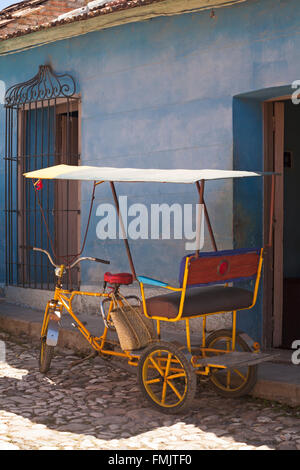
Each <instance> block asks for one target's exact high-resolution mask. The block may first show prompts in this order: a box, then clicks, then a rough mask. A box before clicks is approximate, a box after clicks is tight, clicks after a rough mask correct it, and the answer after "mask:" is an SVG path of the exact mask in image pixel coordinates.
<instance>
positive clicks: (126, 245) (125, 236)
mask: <svg viewBox="0 0 300 470" xmlns="http://www.w3.org/2000/svg"><path fill="white" fill-rule="evenodd" d="M110 187H111V191H112V194H113V198H114V202H115V206H116V209H117V213H118V217H119V221H120V225H121V230H122V234H123V239H124V243H125V248H126V252H127V256H128V261H129V264H130V269H131V272H132V275H133V278H134V280H135V281H136V272H135V268H134V264H133V261H132V256H131V252H130V248H129V243H128V239H127V235H126V232H125V228H124V224H123V219H122V215H121V212H120V206H119V201H118V197H117V193H116V189H115V185H114V183H113V182H112V181H110Z"/></svg>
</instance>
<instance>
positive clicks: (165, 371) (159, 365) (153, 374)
mask: <svg viewBox="0 0 300 470" xmlns="http://www.w3.org/2000/svg"><path fill="white" fill-rule="evenodd" d="M138 379H139V384H140V387H141V390H142V393H143V395H144V396H145V398H146V399H147V400H148V402H149V403H150V404H151V405H152V406H153V407H155V408H156V409H159V410H160V411H163V412H164V413H170V414H174V413H179V412H182V411H185V410H186V409H187V408H188V407H189V406H190V405H191V403H192V401H193V398H194V396H195V392H196V375H195V373H194V371H193V369H192V366H191V364H190V363H189V361H188V359H187V358H186V356H185V355H184V353H183V352H182V351H181V350H180V349H179V348H178V347H176V346H174V345H173V344H171V343H164V342H157V343H153V344H151V345H150V346H148V347H147V348H146V350H145V351H144V353H143V355H142V356H141V358H140V360H139V365H138Z"/></svg>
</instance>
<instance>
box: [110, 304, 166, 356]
mask: <svg viewBox="0 0 300 470" xmlns="http://www.w3.org/2000/svg"><path fill="white" fill-rule="evenodd" d="M111 319H112V321H113V324H114V326H115V328H116V330H117V334H118V338H119V341H120V345H121V348H122V349H123V350H124V351H131V350H133V349H141V348H143V347H145V346H147V344H149V343H150V342H151V341H153V340H155V339H157V334H156V331H155V328H154V322H153V320H151V319H150V318H147V317H145V315H144V314H143V313H142V310H141V307H135V306H132V305H126V306H122V307H118V308H116V309H114V310H112V311H111Z"/></svg>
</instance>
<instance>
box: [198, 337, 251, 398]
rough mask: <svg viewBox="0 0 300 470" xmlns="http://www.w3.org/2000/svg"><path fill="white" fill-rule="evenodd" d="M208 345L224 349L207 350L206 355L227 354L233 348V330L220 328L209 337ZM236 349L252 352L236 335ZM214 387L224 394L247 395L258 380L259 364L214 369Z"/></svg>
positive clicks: (230, 395) (229, 395) (232, 395)
mask: <svg viewBox="0 0 300 470" xmlns="http://www.w3.org/2000/svg"><path fill="white" fill-rule="evenodd" d="M206 347H207V348H212V349H217V350H221V351H222V350H224V353H222V352H209V353H208V352H207V353H206V356H207V357H209V356H216V355H219V354H225V352H226V351H231V350H232V331H231V330H225V329H224V330H218V331H215V332H214V333H212V334H211V335H209V336H208V337H207V340H206ZM235 351H241V352H251V348H250V347H249V346H248V344H247V343H246V342H245V341H244V339H243V338H242V337H241V336H240V333H237V335H236V347H235ZM210 381H211V385H212V387H213V388H214V389H215V390H216V391H217V392H218V393H219V394H220V395H222V396H225V397H241V396H244V395H247V394H248V393H249V392H250V391H251V390H252V389H253V387H254V385H255V383H256V381H257V366H237V367H234V368H232V369H217V368H216V369H212V372H211V375H210Z"/></svg>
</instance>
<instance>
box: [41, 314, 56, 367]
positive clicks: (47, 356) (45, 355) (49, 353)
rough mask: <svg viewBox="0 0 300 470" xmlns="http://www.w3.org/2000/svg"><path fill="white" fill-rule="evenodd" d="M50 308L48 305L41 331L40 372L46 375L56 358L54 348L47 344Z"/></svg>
mask: <svg viewBox="0 0 300 470" xmlns="http://www.w3.org/2000/svg"><path fill="white" fill-rule="evenodd" d="M50 311H51V310H50V309H49V306H48V305H47V307H46V311H45V315H44V322H43V327H42V331H41V342H40V350H39V371H40V372H41V373H42V374H46V373H47V372H48V371H49V369H50V366H51V361H52V358H53V356H54V346H49V345H48V344H47V342H46V341H47V334H48V328H49V313H50Z"/></svg>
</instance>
